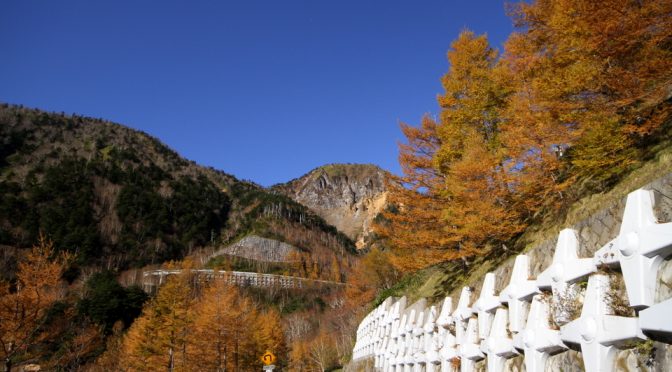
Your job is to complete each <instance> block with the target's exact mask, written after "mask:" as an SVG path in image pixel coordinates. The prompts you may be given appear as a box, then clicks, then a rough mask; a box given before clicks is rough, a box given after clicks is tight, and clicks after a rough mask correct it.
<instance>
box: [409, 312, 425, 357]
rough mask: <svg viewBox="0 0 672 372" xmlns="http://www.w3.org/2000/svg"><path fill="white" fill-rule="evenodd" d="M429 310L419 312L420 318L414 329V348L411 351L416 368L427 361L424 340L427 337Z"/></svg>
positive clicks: (416, 321)
mask: <svg viewBox="0 0 672 372" xmlns="http://www.w3.org/2000/svg"><path fill="white" fill-rule="evenodd" d="M428 310H429V309H425V310H423V311H419V312H418V317H417V319H416V320H415V327H413V347H412V349H411V356H412V358H413V363H414V365H416V366H417V365H419V364H421V363H424V359H425V343H424V339H423V338H424V336H425V328H424V327H425V317H426V314H427V311H428Z"/></svg>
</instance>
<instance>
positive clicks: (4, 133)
mask: <svg viewBox="0 0 672 372" xmlns="http://www.w3.org/2000/svg"><path fill="white" fill-rule="evenodd" d="M0 144H1V145H2V146H1V147H0V244H2V245H4V246H6V248H5V255H4V262H3V266H2V268H3V269H4V270H2V272H3V273H5V274H8V273H11V272H13V269H14V268H13V267H12V262H15V261H14V260H12V259H11V257H12V256H13V254H12V253H11V252H17V250H18V249H20V248H23V247H29V246H31V245H32V244H34V243H35V242H36V241H37V238H38V236H39V233H40V232H43V233H44V234H45V235H46V236H47V237H48V238H49V239H52V240H53V241H54V244H55V247H56V249H57V250H66V251H68V252H72V253H73V254H74V255H75V257H76V260H75V265H73V267H74V266H87V265H93V266H100V267H105V268H107V269H111V270H120V269H125V268H129V267H141V266H144V265H147V264H156V263H161V262H165V261H169V260H175V259H181V258H183V257H185V256H186V255H187V254H189V253H191V252H193V251H194V250H196V249H197V248H201V247H205V246H212V247H214V246H219V245H222V244H227V243H229V242H232V241H234V240H236V239H238V238H240V237H242V236H244V235H246V234H249V233H252V232H254V233H256V234H258V235H262V236H267V237H272V238H276V239H279V240H292V241H291V243H293V244H296V245H297V246H299V247H301V248H302V249H304V250H305V251H307V252H310V251H311V250H312V249H313V248H315V249H322V250H331V251H333V252H338V254H339V255H343V254H345V253H347V252H352V251H353V243H352V241H350V240H349V239H348V238H347V237H346V236H344V235H342V234H341V233H339V232H338V231H337V230H336V229H335V228H334V227H332V226H330V225H328V224H327V223H326V222H325V221H324V220H323V219H322V218H320V217H319V216H317V215H316V214H315V213H312V212H311V211H310V210H308V209H307V208H306V207H304V206H302V205H300V204H298V203H296V202H294V201H293V200H291V199H290V198H288V197H285V196H282V195H278V194H272V193H268V192H266V191H265V190H264V189H262V188H261V187H259V186H257V185H254V184H251V183H247V182H241V181H238V180H237V179H235V178H234V177H232V176H230V175H228V174H225V173H223V172H220V171H216V170H214V169H211V168H204V167H200V166H198V165H196V164H195V163H193V162H190V161H187V160H185V159H183V158H181V157H180V156H179V155H178V154H177V153H175V152H174V151H172V150H171V149H169V148H168V147H166V146H165V145H163V144H162V143H161V142H160V141H159V140H157V139H155V138H153V137H151V136H149V135H147V134H144V133H141V132H138V131H134V130H131V129H129V128H125V127H123V126H120V125H117V124H113V123H110V122H106V121H103V120H99V119H92V118H84V117H80V116H77V115H72V116H69V115H64V114H56V113H46V112H42V111H39V110H32V109H26V108H22V107H17V106H10V105H6V104H3V105H2V106H0Z"/></svg>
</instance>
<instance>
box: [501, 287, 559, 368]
mask: <svg viewBox="0 0 672 372" xmlns="http://www.w3.org/2000/svg"><path fill="white" fill-rule="evenodd" d="M549 301H550V299H546V298H544V296H543V295H540V294H538V295H535V296H534V297H533V298H532V304H531V305H530V311H529V313H528V316H527V324H526V325H525V330H524V331H522V332H521V333H518V334H517V335H515V337H514V339H513V343H514V345H515V346H516V348H518V349H520V350H523V351H524V352H525V369H526V370H527V371H544V370H545V368H546V360H547V359H548V356H549V354H554V353H557V352H559V351H561V350H564V349H566V346H565V345H564V344H563V343H562V340H561V339H560V331H558V330H556V329H552V328H551V326H550V324H551V322H550V311H549V307H550V304H549Z"/></svg>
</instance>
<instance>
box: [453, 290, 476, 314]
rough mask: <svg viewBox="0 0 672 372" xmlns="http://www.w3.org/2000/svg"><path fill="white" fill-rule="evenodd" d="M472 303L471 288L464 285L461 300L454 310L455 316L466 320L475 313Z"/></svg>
mask: <svg viewBox="0 0 672 372" xmlns="http://www.w3.org/2000/svg"><path fill="white" fill-rule="evenodd" d="M470 303H471V288H469V287H463V288H462V292H461V293H460V300H459V301H458V302H457V308H455V311H454V312H453V318H454V319H455V320H456V321H457V320H461V321H466V320H467V319H469V318H470V317H471V314H473V313H474V310H473V309H472V308H471V307H470V306H469V304H470Z"/></svg>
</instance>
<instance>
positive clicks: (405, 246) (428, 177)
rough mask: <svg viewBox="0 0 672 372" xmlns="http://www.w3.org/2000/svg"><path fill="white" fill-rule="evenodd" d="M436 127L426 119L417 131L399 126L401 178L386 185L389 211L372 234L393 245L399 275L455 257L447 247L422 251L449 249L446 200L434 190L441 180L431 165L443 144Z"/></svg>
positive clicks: (442, 179) (392, 257)
mask: <svg viewBox="0 0 672 372" xmlns="http://www.w3.org/2000/svg"><path fill="white" fill-rule="evenodd" d="M436 128H437V123H436V122H435V121H434V120H433V119H432V118H430V117H424V118H423V120H422V123H421V125H420V127H413V126H411V125H407V124H402V125H401V130H402V132H403V134H404V136H405V137H406V139H407V141H408V143H405V144H404V143H402V144H399V164H400V165H401V168H402V171H403V176H401V177H391V178H390V179H389V180H388V181H387V188H388V190H390V194H389V198H388V204H389V207H388V208H387V209H386V210H384V211H383V212H382V214H381V217H382V218H380V220H379V221H377V223H376V224H375V225H374V228H375V231H376V233H377V234H379V235H380V236H381V237H383V238H385V239H386V240H387V243H388V244H389V245H390V246H391V247H394V250H393V251H394V254H393V255H392V256H391V260H392V262H393V264H394V265H395V266H396V267H398V268H399V269H401V270H403V271H408V270H416V269H420V268H422V267H426V266H429V265H431V264H433V263H435V262H437V261H441V260H444V259H447V258H452V257H453V255H454V254H455V252H453V251H451V250H450V249H443V250H439V249H429V250H428V249H426V248H427V247H450V246H451V240H450V239H449V238H448V237H447V234H446V232H445V231H446V230H447V229H449V228H450V225H449V224H447V223H446V222H445V221H444V220H443V219H442V218H441V216H442V207H443V205H445V204H446V203H447V200H445V198H444V197H443V196H442V195H441V194H440V193H439V192H437V191H438V190H440V189H441V186H442V185H443V184H444V182H445V179H444V176H443V175H442V174H441V173H439V172H438V171H437V169H435V167H434V164H433V158H434V154H435V153H436V151H437V150H438V149H439V147H440V146H441V142H440V140H439V138H438V135H437V133H436Z"/></svg>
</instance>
